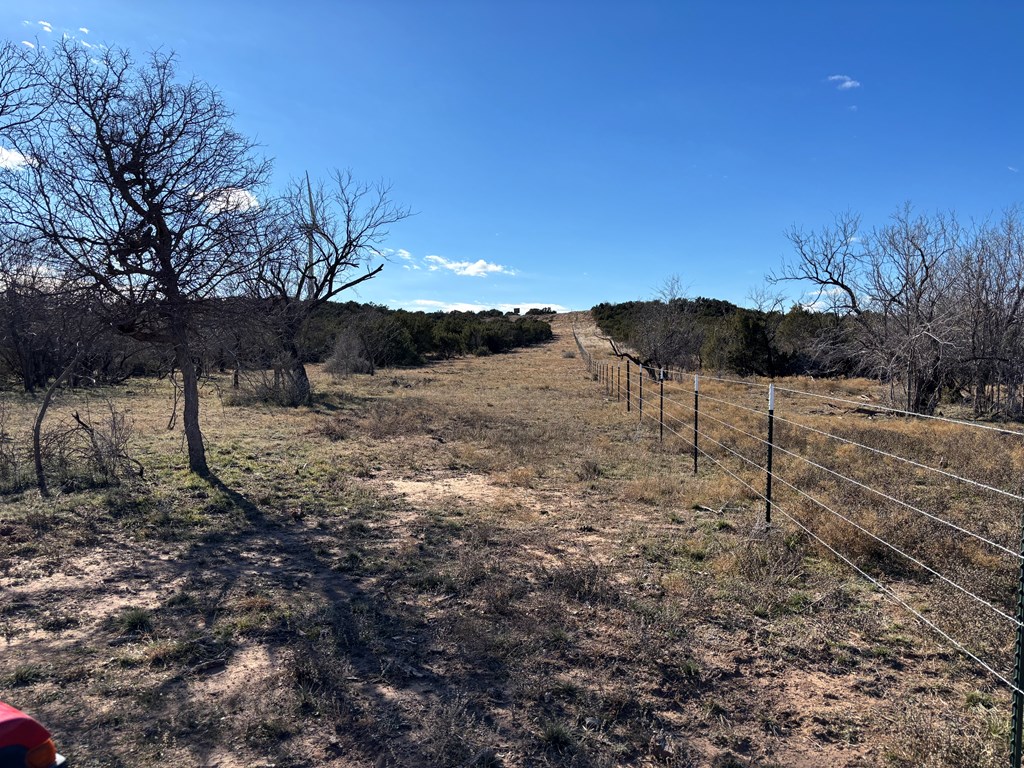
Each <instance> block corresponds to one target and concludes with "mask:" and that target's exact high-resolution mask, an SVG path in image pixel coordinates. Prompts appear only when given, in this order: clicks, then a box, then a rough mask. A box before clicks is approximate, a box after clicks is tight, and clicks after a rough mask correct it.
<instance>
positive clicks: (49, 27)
mask: <svg viewBox="0 0 1024 768" xmlns="http://www.w3.org/2000/svg"><path fill="white" fill-rule="evenodd" d="M37 23H38V24H39V26H40V27H42V28H43V32H53V25H52V24H51V23H50V22H48V21H40V22H37Z"/></svg>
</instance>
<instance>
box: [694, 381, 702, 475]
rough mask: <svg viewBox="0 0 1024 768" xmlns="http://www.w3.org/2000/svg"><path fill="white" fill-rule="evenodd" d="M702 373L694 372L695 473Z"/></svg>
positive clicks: (695, 471) (695, 467)
mask: <svg viewBox="0 0 1024 768" xmlns="http://www.w3.org/2000/svg"><path fill="white" fill-rule="evenodd" d="M699 390H700V374H699V373H695V374H693V474H695V475H696V474H697V418H698V415H699V414H700V395H699V394H698V391H699Z"/></svg>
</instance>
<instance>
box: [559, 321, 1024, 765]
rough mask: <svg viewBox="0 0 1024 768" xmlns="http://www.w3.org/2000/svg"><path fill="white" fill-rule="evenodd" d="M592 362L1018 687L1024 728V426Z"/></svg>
mask: <svg viewBox="0 0 1024 768" xmlns="http://www.w3.org/2000/svg"><path fill="white" fill-rule="evenodd" d="M573 336H574V338H575V340H576V344H577V348H578V349H579V352H580V357H581V358H582V360H583V362H584V364H585V365H586V368H587V371H588V372H589V373H590V374H591V376H592V378H593V379H594V380H596V381H597V382H599V384H600V386H601V387H602V388H603V391H604V395H605V397H606V398H608V399H609V400H611V401H614V402H617V403H620V404H621V405H622V406H623V407H624V409H625V411H626V412H627V413H629V414H630V415H631V416H632V417H634V418H636V420H637V425H638V427H647V428H649V429H650V430H651V432H652V433H653V432H654V431H656V434H657V439H658V440H659V441H661V442H662V443H663V444H664V445H665V448H666V450H669V451H678V452H679V453H680V454H686V455H688V458H689V461H687V462H686V464H687V467H686V471H688V472H691V473H692V474H693V475H699V474H700V473H701V471H705V472H706V471H722V472H724V473H725V474H726V475H728V476H729V477H731V478H732V479H733V480H734V481H736V484H737V488H738V489H739V491H740V492H741V493H743V494H744V495H745V497H746V499H747V500H748V501H749V502H750V503H751V505H753V506H755V508H756V509H757V514H758V516H759V518H760V521H761V522H760V524H761V525H762V526H771V525H773V524H775V523H777V522H778V520H777V519H776V520H773V513H774V515H776V517H777V518H781V519H782V522H783V524H784V525H786V526H789V527H792V528H794V529H796V530H798V531H800V532H801V533H802V534H803V535H805V536H806V537H807V538H808V539H809V540H811V541H813V542H814V543H815V544H817V545H819V546H821V547H822V548H824V549H825V550H826V551H828V552H829V553H830V554H831V556H833V557H834V558H836V559H837V560H838V561H839V562H841V563H843V564H845V565H846V566H849V567H850V568H852V569H853V570H854V571H855V572H856V573H857V574H859V575H860V576H861V577H863V578H864V579H866V580H868V581H869V582H870V583H871V584H872V585H874V587H875V588H877V589H878V591H879V592H880V593H881V594H883V595H884V596H886V597H887V598H889V599H890V600H892V601H893V602H895V603H896V604H898V605H899V606H900V607H901V608H903V609H904V610H905V611H907V612H908V613H909V614H910V615H912V616H913V617H914V618H915V619H917V620H918V621H920V622H921V623H922V624H923V625H924V626H926V627H927V628H928V629H929V630H931V631H932V632H933V633H934V634H935V635H936V637H937V638H938V639H939V640H940V641H941V642H943V643H944V644H946V645H948V646H950V647H952V648H954V649H956V650H957V651H958V652H960V653H961V654H963V656H964V657H965V658H966V659H968V660H969V661H970V662H971V663H972V664H974V665H976V667H977V668H978V669H979V670H983V671H984V672H985V673H986V674H988V675H990V676H991V678H992V679H993V680H994V681H995V682H996V683H998V684H999V685H1002V686H1005V687H1006V688H1007V689H1008V690H1009V692H1010V695H1011V698H1012V716H1011V728H1010V730H1011V745H1010V753H1011V761H1010V764H1011V766H1012V768H1021V761H1022V751H1024V744H1022V731H1024V669H1022V666H1024V665H1022V656H1024V539H1022V533H1021V532H1022V521H1021V511H1022V502H1024V488H1022V485H1021V479H1022V477H1024V440H1022V438H1024V431H1020V430H1017V429H1011V428H1005V427H1002V426H998V425H990V424H979V423H975V422H967V421H962V420H958V419H952V418H946V417H943V416H923V415H921V414H916V413H911V412H908V411H901V410H899V409H896V408H890V407H887V406H882V405H878V404H875V403H873V402H872V401H870V400H869V399H864V398H859V397H857V396H856V395H853V394H850V393H847V392H840V393H835V392H815V391H810V390H800V389H796V388H792V387H779V386H776V385H775V384H774V383H766V382H757V381H750V380H745V379H736V378H729V377H721V376H711V375H705V374H700V375H695V374H693V373H688V372H683V371H678V370H672V369H667V368H657V369H655V368H651V367H646V366H642V365H638V364H637V363H636V362H633V361H631V360H629V359H628V358H626V359H623V358H611V359H609V357H608V356H607V355H603V356H597V357H595V355H594V353H593V352H591V351H590V350H589V349H587V347H586V345H585V344H584V343H583V342H582V340H581V339H580V338H579V336H578V335H577V334H576V332H575V330H574V331H573Z"/></svg>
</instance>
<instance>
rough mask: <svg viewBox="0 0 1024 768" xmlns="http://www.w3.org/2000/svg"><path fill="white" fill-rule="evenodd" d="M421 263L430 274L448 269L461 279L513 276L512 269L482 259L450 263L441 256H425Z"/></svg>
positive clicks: (513, 271)
mask: <svg viewBox="0 0 1024 768" xmlns="http://www.w3.org/2000/svg"><path fill="white" fill-rule="evenodd" d="M423 261H425V262H427V265H428V268H429V269H430V271H431V272H436V271H437V270H439V269H448V270H451V271H452V272H454V273H455V274H456V275H462V276H463V277H487V275H490V274H499V275H514V274H515V273H516V272H515V270H514V269H509V268H508V267H503V266H502V265H501V264H493V263H491V262H489V261H484V260H483V259H477V260H476V261H450V260H448V259H446V258H444V257H443V256H425V257H424V258H423Z"/></svg>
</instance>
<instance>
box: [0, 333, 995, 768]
mask: <svg viewBox="0 0 1024 768" xmlns="http://www.w3.org/2000/svg"><path fill="white" fill-rule="evenodd" d="M573 323H576V324H577V325H578V327H579V329H580V332H581V334H582V335H583V337H584V340H585V343H587V344H588V345H591V346H593V348H594V349H595V350H597V349H599V348H602V345H601V342H600V341H599V340H598V339H597V338H596V333H595V329H594V328H593V326H592V325H590V321H589V317H588V316H586V315H562V316H558V317H556V318H555V319H554V322H553V325H554V329H555V333H556V339H555V341H554V342H553V343H551V344H548V345H543V346H539V347H535V348H531V349H527V350H522V351H519V352H516V353H513V354H508V355H500V356H494V357H483V358H467V359H460V360H453V361H445V362H438V363H434V364H432V365H429V366H427V367H424V368H421V369H415V370H400V371H385V372H380V373H378V375H376V376H374V377H355V378H350V379H347V380H344V381H341V382H334V381H332V380H330V379H328V378H326V377H322V376H320V377H317V378H316V386H317V391H318V396H317V401H316V404H315V405H314V406H313V407H311V408H302V409H295V410H283V409H278V408H271V407H265V406H258V405H248V406H231V405H229V404H228V401H229V400H230V392H227V391H226V390H224V389H223V388H221V387H218V386H215V384H216V382H214V383H211V384H210V385H209V386H208V387H207V389H206V394H205V400H204V404H203V406H204V412H203V418H204V429H205V434H206V438H207V445H208V450H209V454H210V463H211V465H212V467H213V469H214V472H215V478H214V479H213V481H212V482H206V481H202V480H199V479H197V478H194V477H192V476H190V475H188V474H187V473H186V472H184V471H183V470H182V469H181V467H182V466H183V465H184V464H185V459H184V456H183V454H182V446H181V437H180V434H179V433H178V432H176V431H173V430H172V431H168V430H167V429H166V426H167V425H166V422H167V417H168V414H169V409H170V402H171V400H170V393H169V390H167V389H165V388H164V387H163V385H162V384H160V383H148V384H147V383H141V382H133V384H132V385H131V386H129V387H127V388H121V389H119V390H118V391H116V392H114V393H108V394H110V395H111V397H113V398H114V400H115V401H116V402H118V403H119V404H121V405H122V407H125V408H128V409H129V410H130V412H131V415H132V418H133V420H134V423H135V429H136V437H135V441H134V443H133V446H134V448H133V450H134V455H135V456H136V457H137V458H138V459H139V460H140V461H141V462H142V464H143V465H144V466H145V467H146V470H147V471H146V476H145V478H144V479H142V480H135V481H130V482H125V483H123V484H121V485H119V486H115V487H107V488H91V489H86V490H80V491H76V492H67V493H64V494H61V495H59V496H58V497H57V498H55V499H53V500H50V501H45V502H44V501H41V500H40V499H38V498H37V497H36V495H35V494H34V493H33V492H30V491H25V492H23V493H21V494H16V495H9V496H7V497H3V498H0V634H2V640H0V698H2V699H3V700H4V701H7V702H10V703H12V704H14V705H16V706H19V707H20V708H22V709H25V710H27V711H29V712H31V713H33V714H34V715H36V716H38V717H39V718H40V719H41V720H42V721H43V722H45V723H46V724H47V726H48V727H49V728H50V729H51V730H52V731H53V732H54V735H55V740H56V741H57V742H58V746H59V748H60V750H61V751H62V752H63V753H64V754H66V755H68V756H69V757H70V758H71V761H72V764H73V765H75V766H148V765H196V766H206V767H208V768H214V766H218V767H219V768H230V767H231V766H246V767H247V768H248V767H251V766H308V765H324V766H339V767H340V766H428V765H430V766H469V765H480V766H483V765H492V766H546V765H552V766H555V765H558V766H563V765H564V766H584V765H587V766H589V765H594V766H614V765H629V766H659V765H660V766H712V767H714V768H728V767H729V766H791V767H792V768H817V767H819V766H836V767H847V768H854V767H864V766H906V767H907V768H909V767H910V766H965V767H966V766H988V765H997V764H999V765H1002V764H1003V763H1004V762H1005V750H1004V745H1005V738H1006V728H1007V721H1008V717H1009V706H1008V696H1007V695H1006V694H1005V692H1004V690H1003V689H1002V688H1000V687H999V686H998V685H997V684H995V683H994V681H993V680H992V679H991V678H990V677H987V676H986V675H985V674H984V673H982V672H980V671H979V670H978V669H977V668H976V667H975V666H973V665H971V664H970V663H968V662H966V661H965V660H964V658H963V657H962V656H960V655H959V654H957V653H956V652H955V651H953V650H951V649H950V648H949V647H948V646H947V645H944V644H942V643H940V642H938V641H937V640H936V638H935V637H934V636H933V635H931V634H929V632H928V631H927V630H925V629H923V628H922V627H921V626H920V625H919V624H918V623H917V622H916V621H915V620H913V619H912V618H911V617H909V616H908V615H907V614H906V613H904V612H902V611H901V609H900V608H899V607H897V606H895V605H893V604H892V603H891V602H890V601H887V600H886V599H885V598H884V597H883V596H882V595H880V594H879V593H878V592H877V591H875V590H873V589H872V588H871V587H870V585H869V584H867V583H866V582H864V581H863V580H861V579H859V578H858V577H856V575H855V574H854V573H853V572H852V571H850V570H849V569H848V568H845V567H844V566H843V565H842V564H839V563H837V562H836V561H835V560H834V559H832V558H830V557H828V556H827V554H826V553H824V552H823V551H821V550H820V549H819V548H816V547H815V546H814V545H813V543H812V542H809V541H807V540H806V539H805V538H803V537H801V536H799V535H797V533H796V532H795V531H794V530H792V529H791V528H787V527H786V526H784V525H778V526H774V527H772V528H771V529H766V528H765V526H764V525H763V523H761V522H760V519H761V515H760V507H759V502H758V500H757V499H756V498H754V497H751V495H750V494H749V493H746V492H745V491H744V489H743V487H742V486H741V485H738V484H737V483H736V482H735V481H734V480H733V479H732V478H730V477H729V476H728V475H727V474H725V473H723V472H721V471H717V470H716V469H715V468H714V467H713V466H710V465H709V466H705V467H702V469H701V471H700V473H699V474H698V475H697V476H693V475H692V473H691V472H690V471H689V468H688V467H689V465H688V461H689V458H688V454H687V453H686V450H687V449H686V448H685V446H683V445H681V444H679V445H677V444H675V443H666V444H665V445H662V444H660V443H659V442H658V440H657V435H656V432H655V431H654V430H653V429H652V428H651V427H650V426H647V427H644V426H638V424H637V422H636V419H635V418H634V416H635V414H627V413H626V412H625V410H624V408H623V407H622V404H621V403H620V402H616V399H615V397H613V396H608V395H607V394H605V392H604V390H603V388H602V386H601V385H600V384H599V383H598V382H596V381H594V380H593V379H592V378H591V377H590V376H589V375H588V374H587V372H586V370H585V367H584V365H583V362H582V360H581V359H580V358H579V356H578V354H577V352H576V345H575V342H574V340H573V336H572V330H571V327H572V324H573ZM84 396H85V395H72V396H67V397H66V400H65V402H64V403H63V404H62V406H61V407H64V408H69V407H71V406H73V405H76V404H78V401H77V400H76V399H75V398H80V397H84ZM58 413H59V409H58ZM54 418H59V415H58V416H55V417H54ZM914 588H915V586H914V583H909V584H908V586H907V589H908V590H910V589H914ZM922 589H923V587H922ZM922 599H924V598H922Z"/></svg>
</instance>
